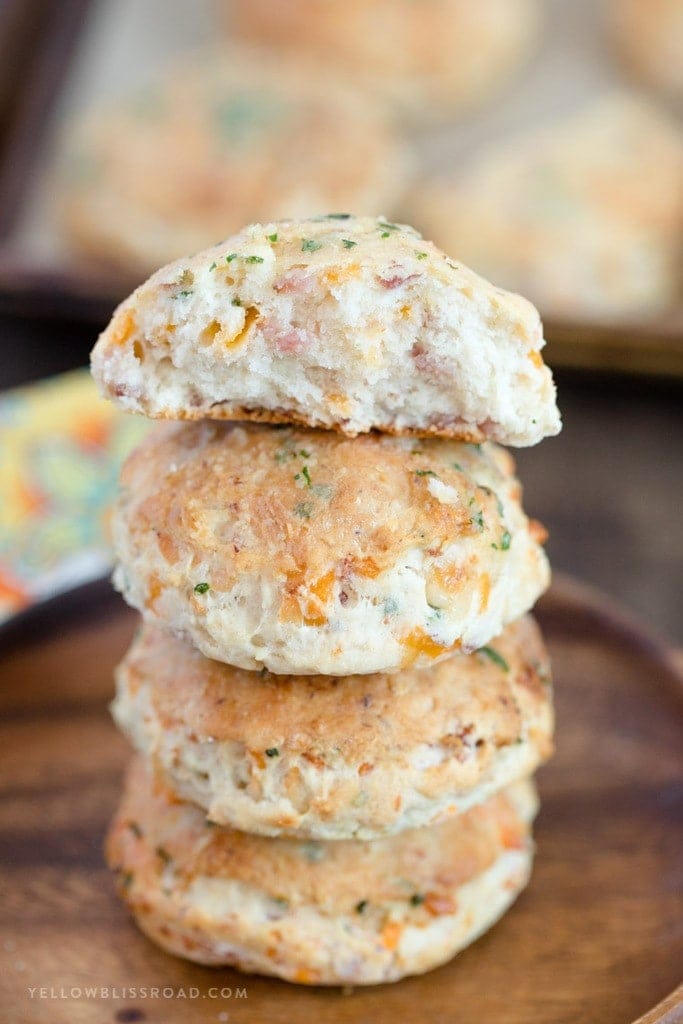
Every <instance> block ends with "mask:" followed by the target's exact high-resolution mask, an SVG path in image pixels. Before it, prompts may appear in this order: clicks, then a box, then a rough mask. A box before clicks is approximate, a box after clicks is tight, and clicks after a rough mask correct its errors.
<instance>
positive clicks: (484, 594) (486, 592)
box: [479, 572, 491, 612]
mask: <svg viewBox="0 0 683 1024" xmlns="http://www.w3.org/2000/svg"><path fill="white" fill-rule="evenodd" d="M490 596H491V577H490V576H489V574H488V573H487V572H485V573H484V574H483V575H482V576H481V577H480V579H479V611H480V612H485V611H486V609H487V608H488V606H489V598H490Z"/></svg>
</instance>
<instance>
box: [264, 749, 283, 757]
mask: <svg viewBox="0 0 683 1024" xmlns="http://www.w3.org/2000/svg"><path fill="white" fill-rule="evenodd" d="M279 756H280V751H279V750H278V749H277V747H268V749H267V750H266V757H279Z"/></svg>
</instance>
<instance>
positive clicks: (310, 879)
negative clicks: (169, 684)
mask: <svg viewBox="0 0 683 1024" xmlns="http://www.w3.org/2000/svg"><path fill="white" fill-rule="evenodd" d="M535 811H536V796H535V791H534V789H533V786H532V784H531V783H529V782H522V783H518V784H517V785H516V786H513V787H511V788H510V789H508V790H506V791H505V792H503V793H501V794H498V795H497V796H494V797H492V798H491V799H490V800H489V801H488V802H487V803H485V804H483V805H481V806H479V807H476V808H472V809H471V810H470V811H468V812H466V814H464V815H462V816H461V817H459V818H455V819H452V820H450V821H447V822H444V823H443V824H441V825H437V826H435V827H434V828H430V829H415V830H411V831H407V832H403V833H401V834H400V835H398V836H392V837H390V838H387V839H380V840H377V841H376V842H374V843H364V842H358V841H354V840H349V841H346V842H337V843H311V842H301V841H296V840H292V839H267V838H264V837H261V836H251V835H247V834H246V833H242V832H236V831H233V830H232V829H227V828H221V827H218V826H214V827H209V823H207V820H206V819H205V817H204V815H203V813H202V812H201V811H200V810H199V809H198V808H197V807H194V806H193V805H191V804H184V803H180V802H178V801H177V799H175V798H174V797H173V796H172V795H171V794H169V793H168V791H166V790H163V789H162V788H160V787H158V786H155V785H154V783H153V781H152V779H151V776H150V775H149V774H148V773H147V772H146V771H145V768H144V766H143V765H142V763H141V762H139V761H138V762H136V763H134V765H133V767H132V768H131V771H130V772H129V775H128V779H127V782H126V789H125V792H124V796H123V799H122V802H121V805H120V807H119V809H118V811H117V813H116V815H115V818H114V821H113V822H112V825H111V828H110V832H109V836H108V839H107V848H106V852H107V860H108V862H109V864H110V866H111V867H112V868H113V869H114V870H115V871H116V872H117V874H118V880H119V891H120V893H121V895H122V897H123V899H124V900H125V901H126V903H127V904H128V906H129V907H130V909H131V911H132V913H133V915H134V916H135V918H136V920H137V923H138V924H139V926H140V927H141V929H142V930H143V931H144V932H146V934H147V935H149V936H150V938H152V939H153V940H154V941H155V942H157V943H158V944H159V945H161V946H162V948H164V949H166V950H168V951H170V952H172V953H175V954H177V955H179V956H183V957H186V958H188V959H191V960H195V961H197V962H199V963H205V964H215V965H218V964H229V965H231V966H235V967H238V968H240V969H241V970H245V971H249V972H258V973H263V974H271V975H275V976H277V977H280V978H284V979H286V980H289V981H296V982H301V983H304V984H323V985H335V984H374V983H377V982H383V981H395V980H397V979H398V978H401V977H403V976H405V975H407V974H414V973H421V972H423V971H426V970H429V969H430V968H431V967H434V966H436V965H437V964H439V963H443V962H444V961H445V960H448V959H450V958H451V957H452V956H453V955H454V954H455V953H456V952H457V951H458V950H459V949H461V948H463V946H465V945H467V944H468V943H469V942H471V941H473V939H474V938H476V937H477V935H479V934H480V933H481V932H482V931H483V930H484V929H485V928H487V927H488V926H489V925H490V924H491V923H492V922H493V921H494V920H496V918H498V917H499V916H500V914H501V913H503V912H504V910H505V909H506V908H507V906H509V904H510V903H511V902H512V900H513V899H514V898H515V896H516V895H517V894H518V892H519V891H520V890H521V889H522V888H523V886H524V885H525V884H526V882H527V880H528V877H529V871H530V864H531V853H532V844H531V837H530V822H531V820H532V818H533V816H534V814H535Z"/></svg>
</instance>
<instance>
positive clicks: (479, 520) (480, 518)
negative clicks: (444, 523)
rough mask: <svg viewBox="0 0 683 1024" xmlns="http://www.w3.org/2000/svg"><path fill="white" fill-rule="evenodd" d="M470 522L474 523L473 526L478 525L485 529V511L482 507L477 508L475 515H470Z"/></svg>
mask: <svg viewBox="0 0 683 1024" xmlns="http://www.w3.org/2000/svg"><path fill="white" fill-rule="evenodd" d="M470 522H471V523H472V526H476V527H477V529H479V530H483V529H484V513H483V512H482V510H481V509H477V511H476V512H475V513H474V515H473V516H471V517H470Z"/></svg>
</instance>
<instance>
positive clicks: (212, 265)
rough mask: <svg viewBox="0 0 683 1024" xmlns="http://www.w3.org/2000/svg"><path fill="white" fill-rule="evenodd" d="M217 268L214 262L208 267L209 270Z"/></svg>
mask: <svg viewBox="0 0 683 1024" xmlns="http://www.w3.org/2000/svg"><path fill="white" fill-rule="evenodd" d="M217 266H218V264H217V263H216V261H215V260H214V261H213V263H212V264H211V266H210V267H209V270H215V269H216V267H217Z"/></svg>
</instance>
